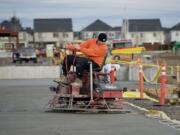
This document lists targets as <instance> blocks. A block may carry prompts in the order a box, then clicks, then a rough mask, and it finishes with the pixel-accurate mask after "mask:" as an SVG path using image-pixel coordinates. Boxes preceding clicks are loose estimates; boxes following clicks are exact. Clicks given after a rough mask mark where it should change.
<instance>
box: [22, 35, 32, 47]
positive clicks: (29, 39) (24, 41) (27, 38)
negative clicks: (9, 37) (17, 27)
mask: <svg viewBox="0 0 180 135" xmlns="http://www.w3.org/2000/svg"><path fill="white" fill-rule="evenodd" d="M29 42H33V36H32V35H31V34H29V33H27V32H19V43H21V44H24V47H28V44H29Z"/></svg>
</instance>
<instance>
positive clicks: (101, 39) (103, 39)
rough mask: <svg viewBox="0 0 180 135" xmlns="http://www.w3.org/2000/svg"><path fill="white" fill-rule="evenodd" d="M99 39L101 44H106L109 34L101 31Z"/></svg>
mask: <svg viewBox="0 0 180 135" xmlns="http://www.w3.org/2000/svg"><path fill="white" fill-rule="evenodd" d="M97 41H98V43H99V44H104V43H105V42H106V41H107V35H106V34H105V33H100V34H99V36H98V39H97Z"/></svg>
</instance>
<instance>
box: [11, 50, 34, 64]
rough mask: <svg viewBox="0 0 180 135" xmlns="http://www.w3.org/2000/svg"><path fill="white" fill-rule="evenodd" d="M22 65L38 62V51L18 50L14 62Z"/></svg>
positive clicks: (14, 53)
mask: <svg viewBox="0 0 180 135" xmlns="http://www.w3.org/2000/svg"><path fill="white" fill-rule="evenodd" d="M17 61H19V63H22V62H23V61H25V62H29V61H33V62H34V63H36V62H37V56H36V51H35V49H34V48H30V47H29V48H21V49H19V50H16V51H15V52H13V62H14V63H15V62H17Z"/></svg>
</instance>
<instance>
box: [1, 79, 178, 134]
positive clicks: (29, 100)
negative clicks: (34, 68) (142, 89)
mask: <svg viewBox="0 0 180 135" xmlns="http://www.w3.org/2000/svg"><path fill="white" fill-rule="evenodd" d="M52 84H53V82H52V80H49V79H42V80H39V79H33V80H0V135H179V134H180V131H179V130H176V129H174V128H172V127H170V126H168V125H166V124H162V123H160V122H159V121H158V120H157V119H153V118H148V117H146V116H144V115H143V114H142V113H140V112H138V111H136V110H134V109H133V108H129V106H126V105H125V108H128V109H130V110H131V112H130V113H126V114H72V113H48V112H45V109H44V107H45V105H46V104H47V103H48V101H49V99H50V98H52V96H53V93H51V92H50V91H49V89H48V87H49V86H50V85H52Z"/></svg>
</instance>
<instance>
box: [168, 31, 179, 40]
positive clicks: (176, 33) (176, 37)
mask: <svg viewBox="0 0 180 135" xmlns="http://www.w3.org/2000/svg"><path fill="white" fill-rule="evenodd" d="M170 35H171V42H173V41H178V42H180V31H171V32H170Z"/></svg>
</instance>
